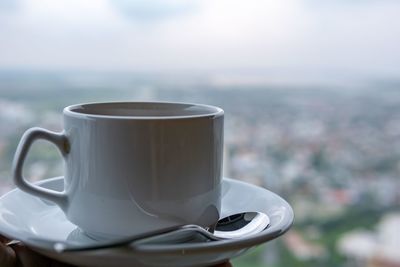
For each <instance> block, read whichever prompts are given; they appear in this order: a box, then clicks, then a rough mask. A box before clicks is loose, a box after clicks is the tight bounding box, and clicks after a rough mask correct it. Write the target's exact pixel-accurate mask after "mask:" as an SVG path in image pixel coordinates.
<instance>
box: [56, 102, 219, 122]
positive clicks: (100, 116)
mask: <svg viewBox="0 0 400 267" xmlns="http://www.w3.org/2000/svg"><path fill="white" fill-rule="evenodd" d="M105 104H106V105H107V104H111V105H112V104H115V105H119V104H137V105H151V104H153V105H157V104H159V105H169V104H170V105H182V106H183V105H185V106H188V105H189V106H195V107H201V108H204V109H210V110H213V111H210V112H204V114H190V115H168V116H135V115H108V114H93V113H83V112H77V111H74V109H79V108H83V107H84V106H96V105H105ZM63 114H64V115H67V116H71V117H76V118H93V119H121V120H127V119H130V120H132V119H133V120H171V119H194V118H209V117H213V118H215V117H219V116H222V115H224V110H223V109H222V108H220V107H217V106H212V105H206V104H198V103H190V102H171V101H109V102H88V103H81V104H74V105H70V106H67V107H65V108H64V110H63Z"/></svg>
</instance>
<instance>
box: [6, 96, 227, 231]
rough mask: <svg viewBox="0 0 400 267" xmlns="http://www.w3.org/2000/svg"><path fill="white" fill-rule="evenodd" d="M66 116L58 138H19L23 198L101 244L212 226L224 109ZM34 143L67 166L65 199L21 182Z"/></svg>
mask: <svg viewBox="0 0 400 267" xmlns="http://www.w3.org/2000/svg"><path fill="white" fill-rule="evenodd" d="M63 115H64V131H63V132H61V133H55V132H50V131H48V130H45V129H41V128H31V129H29V130H27V131H26V132H25V134H24V135H23V137H22V139H21V141H20V144H19V145H18V148H17V151H16V154H15V158H14V163H13V174H14V182H15V184H16V185H17V186H18V187H19V188H20V189H21V190H23V191H25V192H27V193H30V194H32V195H35V196H38V197H40V198H42V199H44V200H49V201H52V202H54V203H56V204H57V205H58V206H60V208H61V209H62V210H63V211H64V213H65V214H66V216H67V218H68V219H69V220H70V221H71V222H73V223H75V224H76V225H77V226H79V227H80V228H81V229H82V230H83V231H85V232H86V233H88V234H89V235H92V236H95V237H98V238H114V237H124V236H131V235H135V234H140V233H145V232H148V231H152V230H157V229H161V228H164V227H170V226H176V225H181V224H192V223H193V224H198V225H201V226H210V225H213V224H214V223H216V222H217V220H218V218H219V212H220V206H221V192H220V191H221V172H222V154H223V119H224V112H223V110H222V109H220V108H218V107H213V106H208V105H199V104H187V103H167V102H154V103H150V102H125V103H124V102H110V103H90V104H79V105H73V106H69V107H67V108H65V109H64V112H63ZM37 139H44V140H47V141H49V142H51V143H53V144H55V145H56V146H57V147H58V148H59V150H60V151H61V153H62V155H63V157H64V159H65V162H66V164H65V175H64V178H65V179H64V183H65V186H64V191H63V192H56V191H53V190H49V189H45V188H42V187H39V186H36V185H34V184H32V183H30V182H28V181H27V180H26V179H25V178H24V177H23V175H22V169H23V164H24V161H25V158H26V156H27V153H28V151H29V148H30V146H31V145H32V143H33V142H34V141H35V140H37Z"/></svg>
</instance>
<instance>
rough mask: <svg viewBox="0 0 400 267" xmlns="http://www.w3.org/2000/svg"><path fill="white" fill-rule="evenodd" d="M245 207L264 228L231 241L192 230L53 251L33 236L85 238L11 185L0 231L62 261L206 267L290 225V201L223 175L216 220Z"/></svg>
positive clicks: (51, 182) (0, 210) (55, 181)
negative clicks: (266, 222)
mask: <svg viewBox="0 0 400 267" xmlns="http://www.w3.org/2000/svg"><path fill="white" fill-rule="evenodd" d="M38 184H40V185H41V186H43V187H46V188H51V189H54V190H62V187H63V178H62V177H57V178H52V179H48V180H45V181H41V182H40V183H38ZM246 211H260V212H264V213H265V214H267V215H268V216H269V218H270V226H269V227H268V228H267V229H266V230H264V231H262V232H261V233H259V234H255V235H252V236H248V237H245V238H241V239H236V240H227V241H211V242H208V241H207V240H204V239H202V238H201V237H200V236H196V234H188V233H187V232H186V234H185V233H182V234H181V235H180V236H178V237H175V238H174V241H173V242H171V238H168V236H165V237H164V238H155V239H153V240H151V239H150V240H147V241H143V242H139V243H135V246H126V247H119V248H113V249H99V250H91V251H82V252H69V253H58V252H56V251H55V250H48V249H45V248H44V247H43V246H41V244H40V243H38V242H37V241H35V240H37V239H41V240H43V239H44V240H51V241H68V242H85V236H84V235H82V233H80V231H79V229H77V227H76V226H75V225H74V224H72V223H71V222H69V221H68V220H67V219H66V217H65V215H64V213H63V212H62V211H61V210H60V209H59V208H58V206H55V205H53V204H51V203H48V202H45V201H42V200H41V199H39V198H37V197H34V196H31V195H29V194H26V193H24V192H22V191H20V190H18V189H15V190H13V191H11V192H9V193H7V194H6V195H4V196H2V197H1V198H0V233H2V234H3V235H6V236H8V237H9V238H12V239H18V240H21V241H23V242H24V243H26V244H28V245H29V246H31V247H32V248H33V249H34V250H36V251H37V252H39V253H42V254H44V255H47V256H48V257H51V258H54V259H57V260H59V261H62V262H66V263H70V264H74V265H79V266H93V267H94V266H96V267H111V266H120V267H125V266H126V267H128V266H159V267H166V266H177V267H178V266H209V265H212V264H216V263H220V262H224V261H227V260H229V259H231V258H233V257H236V256H239V255H241V254H242V253H244V252H245V251H246V250H248V249H249V248H251V247H254V246H256V245H259V244H262V243H265V242H267V241H269V240H272V239H274V238H276V237H278V236H280V235H282V234H284V233H285V232H286V231H287V230H288V229H289V228H290V226H291V225H292V223H293V219H294V214H293V211H292V208H291V207H290V205H289V204H288V203H287V202H286V201H285V200H283V199H282V198H281V197H279V196H278V195H276V194H274V193H272V192H270V191H268V190H266V189H263V188H260V187H257V186H254V185H250V184H247V183H244V182H240V181H236V180H232V179H228V178H224V180H223V185H222V213H221V218H223V217H225V216H227V215H229V214H235V213H240V212H246Z"/></svg>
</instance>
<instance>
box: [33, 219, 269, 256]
mask: <svg viewBox="0 0 400 267" xmlns="http://www.w3.org/2000/svg"><path fill="white" fill-rule="evenodd" d="M269 222H270V220H269V217H268V216H267V215H266V214H265V213H261V212H244V213H238V214H233V215H230V216H227V217H225V218H222V219H220V220H219V221H218V223H217V224H216V227H215V231H214V233H211V232H209V231H208V229H205V228H203V227H201V226H199V225H194V224H188V225H180V226H174V227H167V228H164V229H159V230H156V231H152V232H148V233H144V234H140V235H136V236H134V237H128V238H124V239H120V240H117V241H95V240H93V242H90V243H84V244H82V243H79V242H75V243H72V242H59V241H49V240H43V239H38V238H31V239H29V240H27V241H28V242H27V243H29V244H30V245H33V246H35V245H36V246H39V247H46V248H48V249H52V250H56V251H57V252H60V253H61V252H73V251H87V250H95V249H105V248H107V249H108V248H113V247H119V246H125V245H129V244H131V243H134V242H137V241H142V240H145V239H148V238H153V237H157V236H159V235H163V234H168V235H174V233H178V232H180V231H182V230H185V231H193V232H196V233H199V234H201V235H203V236H204V237H206V238H207V239H209V240H210V241H220V240H227V239H237V238H241V237H244V236H249V235H253V234H257V233H259V232H261V231H263V230H264V229H265V228H267V227H268V225H269Z"/></svg>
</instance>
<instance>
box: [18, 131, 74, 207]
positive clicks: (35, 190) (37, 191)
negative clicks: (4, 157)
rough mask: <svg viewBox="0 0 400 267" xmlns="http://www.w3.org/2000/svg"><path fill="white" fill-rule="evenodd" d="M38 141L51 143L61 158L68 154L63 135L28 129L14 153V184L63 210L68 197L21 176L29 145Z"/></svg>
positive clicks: (65, 138)
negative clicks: (59, 152) (58, 151)
mask: <svg viewBox="0 0 400 267" xmlns="http://www.w3.org/2000/svg"><path fill="white" fill-rule="evenodd" d="M38 139H43V140H46V141H49V142H50V143H53V144H54V145H55V146H56V147H57V148H58V149H59V150H60V151H61V154H62V155H63V157H65V156H66V155H67V154H68V152H69V142H68V139H67V137H66V136H65V135H64V133H55V132H51V131H48V130H45V129H42V128H39V127H34V128H30V129H28V130H27V131H26V132H25V133H24V135H23V136H22V138H21V141H20V142H19V144H18V147H17V151H16V152H15V156H14V161H13V168H12V170H13V176H14V183H15V184H16V186H17V187H18V188H20V189H21V190H22V191H25V192H26V193H29V194H32V195H34V196H37V197H40V198H42V199H46V200H49V201H52V202H54V203H55V204H57V205H58V206H60V208H61V209H63V210H65V209H66V208H67V205H68V197H67V194H66V193H65V190H64V192H58V191H54V190H51V189H46V188H43V187H40V186H37V185H34V184H32V183H30V182H28V181H27V180H26V179H25V178H24V176H23V174H22V170H23V166H24V162H25V159H26V156H27V155H28V152H29V149H30V147H31V145H32V144H33V143H34V142H35V141H36V140H38Z"/></svg>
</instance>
